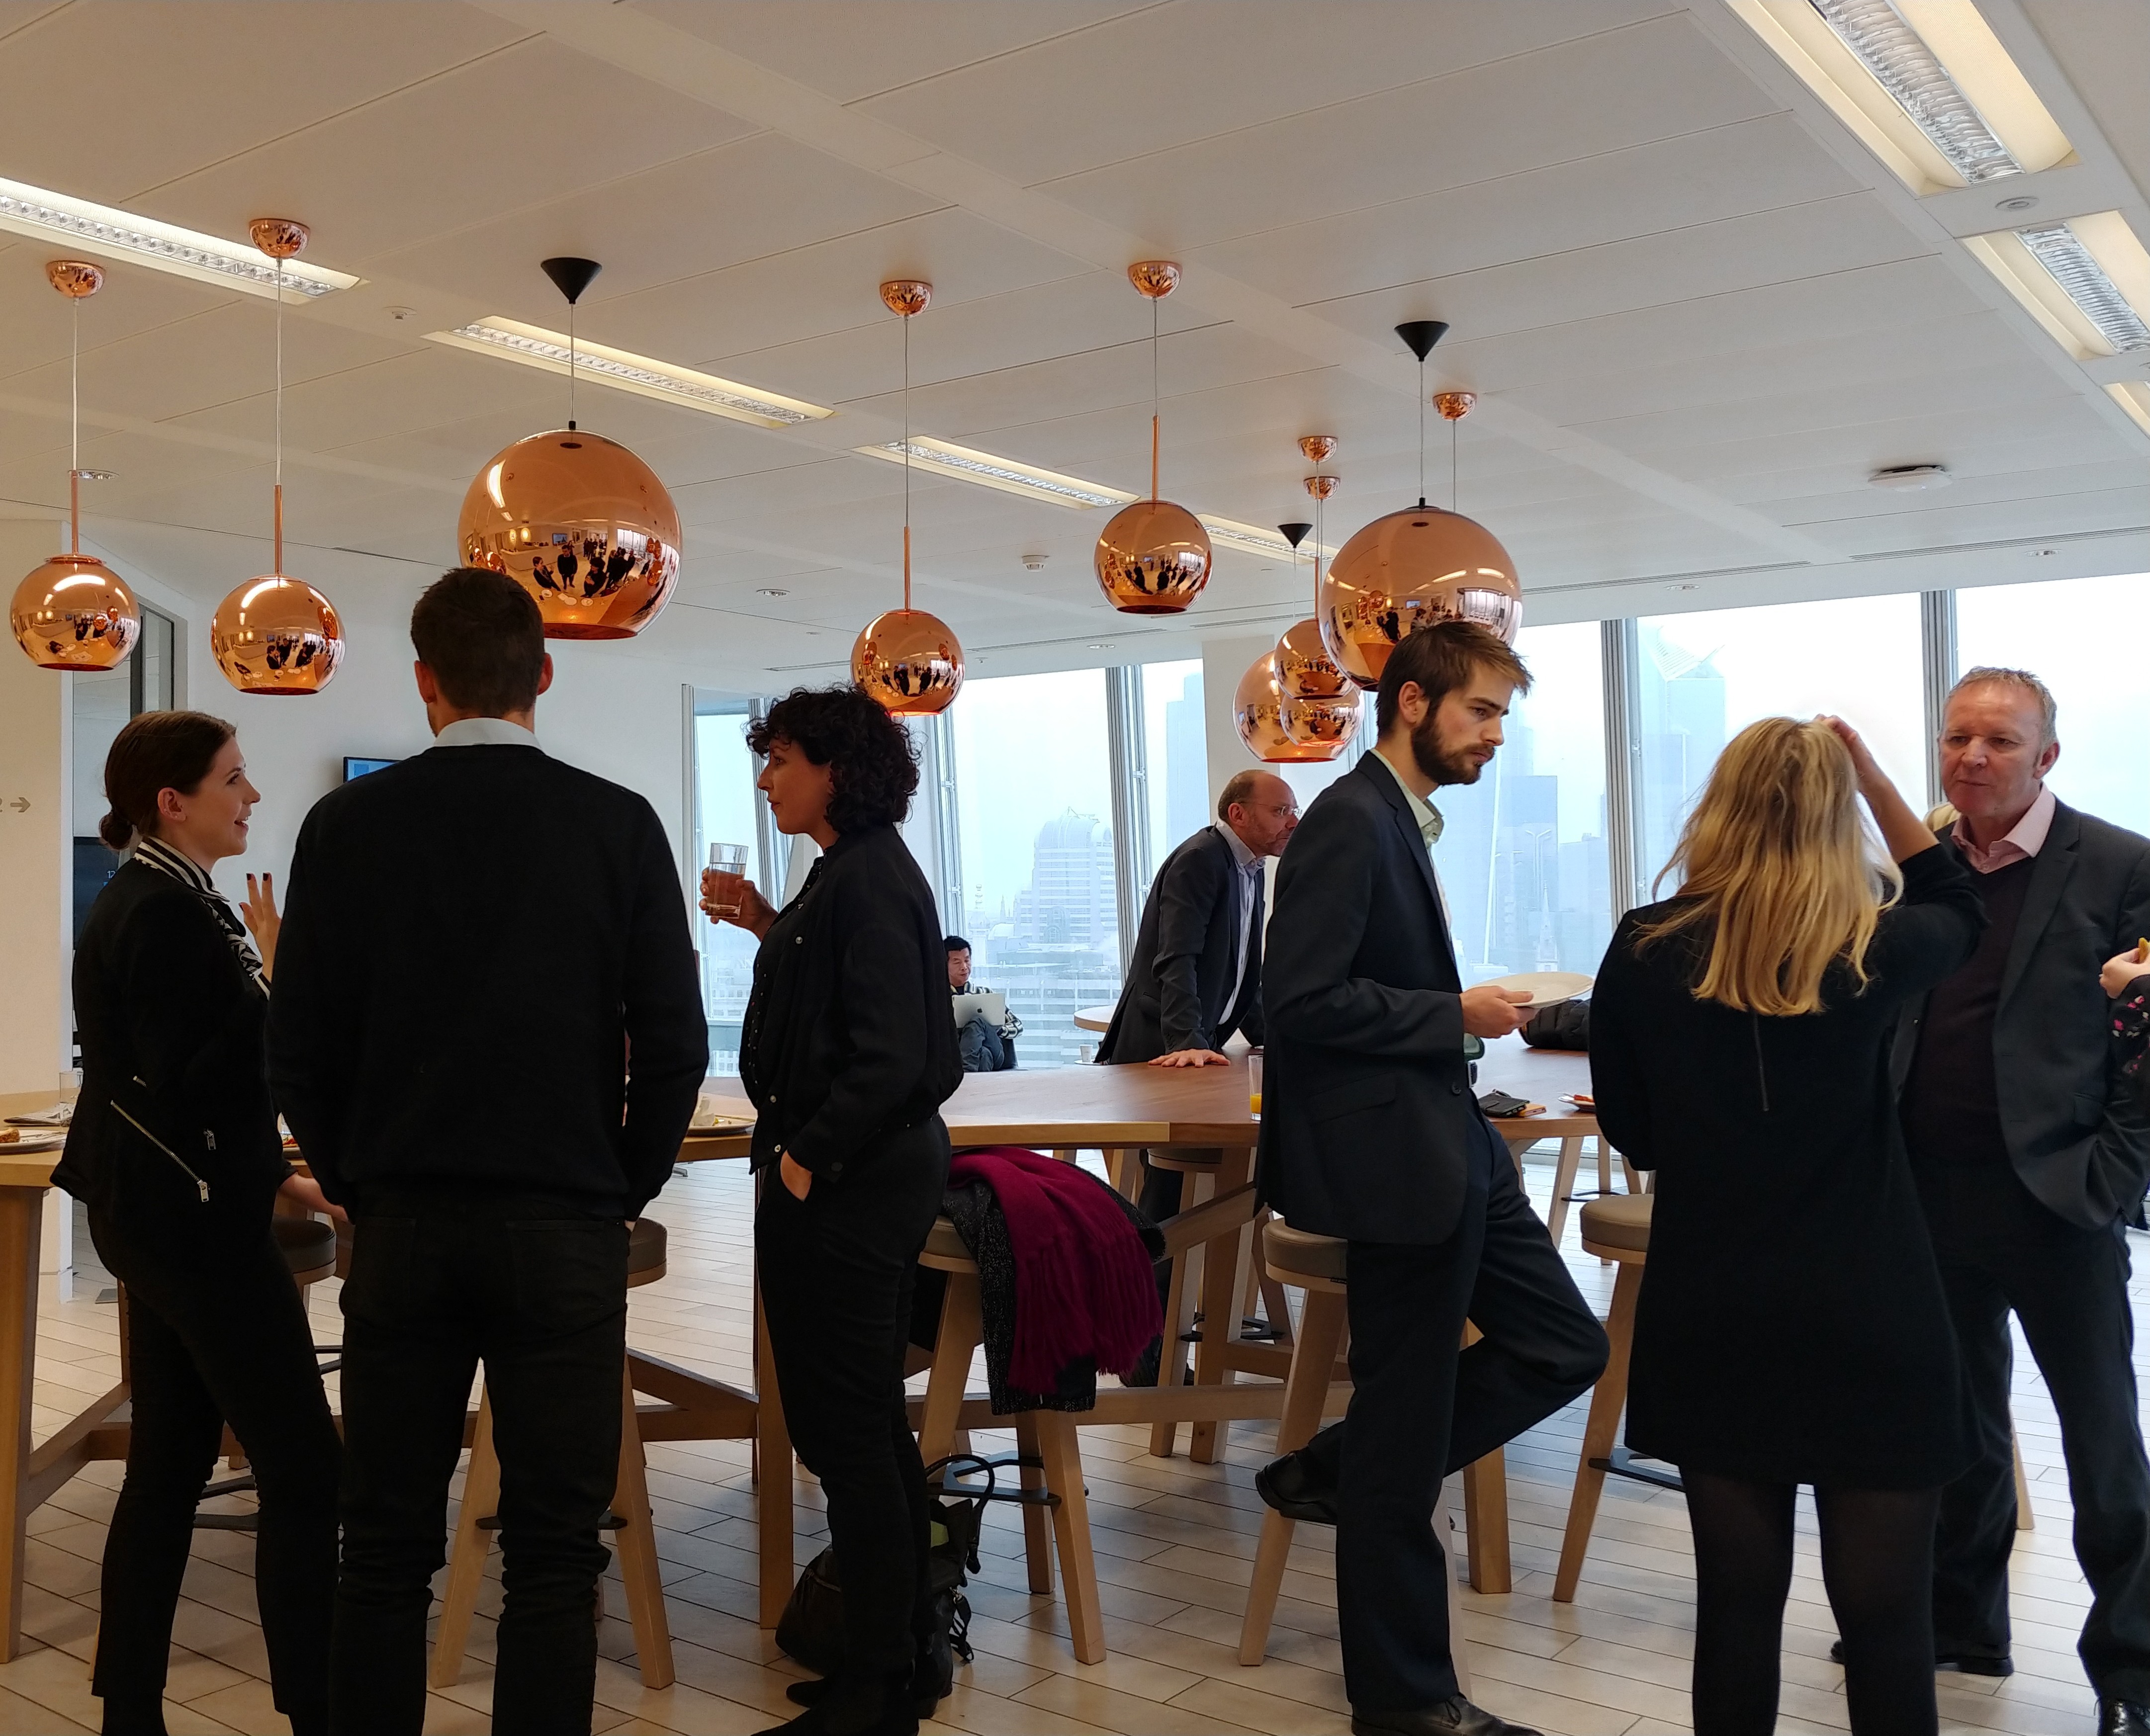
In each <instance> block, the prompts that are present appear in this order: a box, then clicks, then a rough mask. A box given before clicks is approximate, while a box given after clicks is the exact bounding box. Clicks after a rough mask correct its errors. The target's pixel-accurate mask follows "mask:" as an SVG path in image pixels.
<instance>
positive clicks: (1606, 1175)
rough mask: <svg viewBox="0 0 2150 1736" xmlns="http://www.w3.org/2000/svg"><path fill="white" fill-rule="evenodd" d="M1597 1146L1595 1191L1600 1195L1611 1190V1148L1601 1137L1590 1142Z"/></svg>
mask: <svg viewBox="0 0 2150 1736" xmlns="http://www.w3.org/2000/svg"><path fill="white" fill-rule="evenodd" d="M1590 1143H1592V1145H1594V1146H1596V1147H1597V1191H1598V1193H1599V1194H1600V1195H1603V1194H1607V1193H1611V1192H1612V1191H1613V1148H1612V1147H1611V1146H1609V1145H1607V1143H1605V1142H1604V1141H1603V1140H1602V1139H1593V1140H1592V1141H1591V1142H1590Z"/></svg>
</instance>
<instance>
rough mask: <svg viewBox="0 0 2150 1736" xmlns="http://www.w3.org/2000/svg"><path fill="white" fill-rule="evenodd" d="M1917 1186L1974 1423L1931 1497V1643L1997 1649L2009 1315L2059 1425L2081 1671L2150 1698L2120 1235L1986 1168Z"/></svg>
mask: <svg viewBox="0 0 2150 1736" xmlns="http://www.w3.org/2000/svg"><path fill="white" fill-rule="evenodd" d="M1918 1180H1919V1191H1920V1199H1922V1201H1923V1202H1924V1204H1925V1212H1926V1224H1927V1227H1928V1229H1930V1231H1931V1232H1932V1234H1933V1239H1934V1253H1935V1255H1936V1258H1937V1259H1939V1260H1940V1262H1941V1284H1942V1288H1943V1289H1944V1290H1945V1291H1946V1294H1947V1296H1948V1303H1949V1313H1950V1315H1951V1318H1952V1319H1953V1320H1955V1323H1956V1341H1957V1343H1958V1344H1959V1345H1961V1347H1962V1350H1963V1366H1964V1375H1965V1378H1966V1381H1967V1382H1968V1384H1969V1385H1970V1388H1971V1402H1972V1405H1973V1406H1974V1408H1975V1410H1976V1422H1977V1434H1976V1441H1977V1447H1978V1457H1977V1459H1976V1461H1975V1462H1974V1463H1973V1465H1972V1466H1971V1469H1970V1470H1969V1471H1966V1472H1965V1473H1964V1474H1963V1475H1962V1476H1960V1477H1958V1478H1957V1479H1956V1481H1954V1482H1953V1483H1951V1484H1950V1485H1949V1486H1947V1488H1946V1489H1945V1490H1943V1491H1941V1523H1940V1527H1939V1530H1938V1532H1937V1535H1936V1548H1935V1554H1934V1643H1935V1648H1936V1650H1938V1651H1941V1652H1968V1653H1986V1654H1997V1653H2005V1652H2006V1651H2007V1649H2008V1643H2009V1633H2008V1557H2009V1555H2010V1553H2011V1551H2013V1549H2014V1548H2015V1547H2016V1483H2015V1469H2014V1464H2013V1461H2012V1457H2011V1452H2010V1446H2009V1436H2008V1394H2009V1380H2010V1375H2011V1369H2012V1365H2013V1362H2014V1349H2013V1345H2012V1344H2011V1340H2010V1337H2009V1332H2008V1315H2009V1313H2010V1311H2011V1310H2013V1311H2014V1313H2015V1315H2016V1319H2017V1320H2020V1321H2021V1322H2022V1325H2023V1336H2024V1338H2025V1339H2026V1340H2028V1341H2029V1344H2030V1346H2031V1355H2033V1356H2034V1357H2036V1359H2037V1363H2038V1372H2039V1373H2040V1374H2041V1375H2043V1376H2044V1377H2045V1380H2046V1390H2047V1391H2048V1392H2049V1393H2050V1394H2051V1395H2052V1400H2053V1409H2054V1410H2055V1411H2057V1413H2058V1414H2059V1416H2060V1421H2061V1449H2062V1453H2063V1455H2064V1456H2066V1458H2067V1466H2068V1494H2069V1496H2070V1498H2071V1499H2072V1501H2074V1503H2075V1546H2076V1559H2077V1561H2078V1562H2082V1571H2083V1577H2084V1578H2085V1579H2087V1581H2088V1582H2090V1588H2091V1607H2090V1616H2089V1618H2088V1619H2087V1621H2086V1622H2084V1624H2083V1631H2082V1641H2081V1643H2080V1644H2079V1645H2078V1647H2077V1649H2078V1650H2079V1651H2080V1652H2081V1653H2082V1661H2083V1668H2084V1669H2085V1670H2086V1671H2087V1673H2088V1674H2089V1676H2090V1679H2091V1683H2092V1686H2093V1687H2095V1688H2097V1691H2098V1693H2101V1694H2102V1695H2105V1696H2107V1697H2108V1698H2120V1699H2130V1700H2150V1464H2146V1462H2145V1460H2144V1456H2143V1451H2142V1423H2141V1421H2140V1419H2139V1417H2138V1416H2137V1410H2136V1395H2135V1360H2134V1351H2135V1324H2134V1317H2133V1315H2132V1313H2131V1312H2130V1310H2129V1308H2128V1300H2127V1274H2128V1254H2127V1233H2126V1231H2125V1230H2123V1229H2122V1228H2121V1226H2120V1225H2119V1224H2113V1225H2112V1227H2111V1228H2110V1229H2077V1228H2076V1227H2075V1226H2074V1225H2073V1224H2067V1223H2065V1222H2063V1221H2062V1219H2059V1218H2057V1217H2056V1216H2055V1215H2054V1214H2052V1212H2050V1211H2048V1210H2047V1209H2046V1208H2045V1207H2044V1206H2043V1205H2041V1204H2040V1203H2039V1202H2038V1200H2037V1199H2036V1198H2035V1197H2034V1196H2033V1195H2032V1194H2031V1192H2030V1191H2029V1189H2027V1188H2025V1187H2024V1185H2023V1184H2022V1183H2021V1181H2020V1180H2018V1179H2017V1178H2016V1173H2015V1171H2014V1170H2013V1169H2012V1168H2002V1167H2001V1166H2000V1165H1997V1164H1996V1165H1966V1166H1964V1167H1961V1168H1936V1167H1933V1166H1927V1165H1922V1166H1920V1170H1919V1175H1918Z"/></svg>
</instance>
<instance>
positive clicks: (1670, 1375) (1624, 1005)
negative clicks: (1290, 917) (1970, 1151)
mask: <svg viewBox="0 0 2150 1736" xmlns="http://www.w3.org/2000/svg"><path fill="white" fill-rule="evenodd" d="M1857 796H1864V797H1865V802H1866V808H1867V810H1868V812H1869V813H1870V815H1871V816H1872V820H1873V822H1874V827H1875V829H1878V830H1879V833H1880V845H1882V846H1884V847H1883V848H1881V849H1877V848H1876V847H1875V837H1874V832H1873V830H1870V828H1869V827H1868V825H1866V824H1865V822H1864V821H1863V820H1862V818H1861V815H1860V809H1859V804H1858V802H1857V800H1855V797H1857ZM1666 872H1667V873H1668V875H1676V876H1678V879H1679V881H1680V890H1679V894H1678V896H1677V897H1673V898H1670V899H1668V900H1666V901H1663V903H1659V904H1653V905H1649V906H1645V907H1644V908H1643V909H1641V910H1638V911H1631V912H1629V914H1628V916H1626V917H1624V918H1623V920H1622V921H1621V924H1620V927H1619V931H1618V933H1617V934H1615V935H1614V936H1613V944H1612V946H1611V948H1610V949H1609V950H1608V951H1607V954H1606V956H1605V963H1604V966H1603V968H1602V971H1601V973H1600V975H1599V977H1598V978H1597V989H1596V992H1595V993H1594V995H1593V997H1592V1006H1591V1030H1590V1036H1591V1068H1592V1077H1593V1081H1594V1085H1595V1088H1596V1092H1597V1113H1598V1118H1599V1122H1600V1123H1601V1125H1602V1127H1603V1128H1604V1130H1605V1133H1606V1136H1607V1138H1609V1139H1610V1140H1611V1141H1612V1142H1613V1144H1614V1145H1616V1146H1617V1147H1618V1148H1619V1149H1620V1150H1621V1151H1623V1153H1626V1154H1627V1155H1628V1158H1629V1160H1630V1161H1631V1162H1633V1163H1634V1164H1635V1165H1636V1166H1637V1167H1638V1168H1648V1169H1653V1170H1654V1171H1655V1172H1656V1176H1657V1179H1656V1183H1655V1185H1656V1192H1657V1204H1656V1206H1655V1209H1654V1212H1655V1215H1654V1220H1653V1224H1652V1225H1651V1230H1650V1259H1649V1264H1648V1268H1647V1269H1646V1270H1645V1272H1644V1274H1643V1288H1642V1294H1641V1298H1640V1300H1639V1303H1638V1308H1637V1313H1636V1320H1635V1337H1634V1349H1633V1365H1632V1370H1631V1376H1630V1384H1629V1389H1628V1445H1629V1446H1631V1447H1633V1449H1634V1450H1635V1451H1637V1452H1638V1453H1643V1454H1645V1455H1647V1456H1650V1457H1653V1458H1658V1459H1663V1460H1668V1461H1671V1462H1672V1463H1673V1464H1675V1465H1677V1466H1679V1469H1680V1475H1681V1479H1682V1481H1683V1483H1684V1484H1685V1486H1686V1491H1687V1503H1688V1515H1689V1517H1690V1519H1691V1521H1692V1522H1693V1532H1694V1550H1695V1579H1696V1594H1697V1597H1696V1601H1697V1611H1696V1620H1695V1658H1694V1678H1693V1698H1694V1728H1695V1730H1696V1732H1697V1736H1746V1733H1749V1732H1754V1733H1766V1732H1768V1731H1769V1730H1770V1729H1772V1728H1774V1725H1775V1721H1776V1710H1777V1683H1778V1657H1779V1648H1780V1639H1781V1633H1782V1627H1783V1621H1784V1596H1785V1592H1786V1591H1787V1589H1788V1588H1789V1585H1790V1582H1791V1573H1792V1528H1793V1504H1794V1496H1795V1494H1796V1492H1797V1491H1798V1488H1799V1485H1801V1484H1803V1483H1804V1484H1811V1485H1812V1486H1814V1498H1815V1506H1816V1507H1817V1509H1818V1511H1819V1516H1820V1521H1821V1549H1822V1568H1823V1575H1824V1580H1825V1582H1826V1583H1827V1586H1828V1590H1829V1596H1830V1605H1831V1607H1832V1608H1833V1609H1834V1610H1835V1614H1836V1618H1837V1623H1838V1626H1839V1627H1840V1629H1841V1630H1842V1632H1843V1635H1844V1650H1845V1691H1846V1693H1847V1696H1848V1698H1849V1702H1850V1718H1851V1727H1852V1728H1853V1729H1854V1730H1855V1731H1858V1732H1887V1733H1889V1736H1915V1733H1920V1732H1930V1731H1932V1730H1933V1729H1934V1728H1936V1717H1935V1705H1934V1678H1933V1671H1934V1653H1933V1629H1932V1623H1931V1618H1930V1609H1929V1604H1930V1578H1931V1562H1932V1551H1933V1529H1934V1514H1935V1511H1936V1501H1937V1499H1938V1494H1939V1491H1940V1488H1941V1485H1942V1484H1943V1483H1945V1482H1946V1481H1949V1480H1950V1479H1951V1477H1953V1476H1956V1474H1957V1473H1958V1472H1959V1471H1961V1470H1962V1469H1963V1468H1964V1467H1965V1466H1966V1465H1967V1464H1968V1463H1969V1462H1970V1460H1971V1446H1970V1437H1969V1434H1968V1432H1967V1422H1966V1409H1965V1395H1964V1394H1965V1389H1964V1385H1963V1381H1962V1378H1961V1373H1960V1370H1959V1369H1958V1367H1957V1360H1956V1340H1955V1338H1954V1336H1953V1335H1952V1333H1951V1330H1950V1326H1949V1320H1948V1314H1947V1310H1946V1306H1945V1305H1944V1303H1943V1300H1942V1296H1941V1279H1940V1276H1939V1274H1938V1272H1937V1271H1936V1267H1935V1264H1934V1258H1933V1254H1932V1250H1931V1249H1930V1247H1929V1245H1928V1244H1927V1240H1926V1231H1925V1223H1924V1220H1923V1219H1922V1218H1921V1216H1920V1208H1919V1201H1918V1197H1917V1194H1916V1193H1915V1192H1914V1190H1913V1187H1912V1183H1911V1176H1910V1166H1909V1163H1908V1160H1907V1159H1906V1158H1905V1152H1904V1145H1903V1139H1902V1136H1901V1134H1900V1132H1899V1131H1898V1128H1897V1122H1896V1114H1895V1103H1894V1101H1893V1096H1892V1093H1891V1090H1890V1082H1889V1077H1888V1069H1887V1062H1886V1044H1887V1041H1888V1037H1889V1032H1890V1027H1891V1025H1892V1024H1893V1023H1894V1022H1895V1018H1896V1017H1897V1015H1898V1013H1899V1012H1900V1011H1901V1009H1902V1007H1903V1005H1904V1002H1905V999H1906V997H1910V996H1912V995H1915V994H1916V993H1918V992H1920V991H1922V990H1925V989H1926V988H1928V987H1930V986H1931V985H1933V984H1934V983H1936V982H1939V981H1940V980H1941V978H1942V977H1946V976H1947V975H1949V973H1950V972H1951V971H1954V970H1956V968H1957V967H1958V966H1961V964H1962V963H1963V962H1964V961H1966V959H1967V958H1969V957H1970V956H1971V951H1972V948H1973V946H1975V944H1976V940H1977V936H1978V931H1979V928H1980V926H1981V922H1982V920H1983V919H1982V916H1981V911H1980V907H1979V902H1978V896H1977V893H1976V891H1975V890H1974V889H1973V887H1972V886H1971V882H1970V880H1969V877H1968V876H1967V875H1966V873H1965V871H1964V870H1963V868H1962V867H1961V865H1959V864H1958V863H1957V862H1956V860H1955V859H1954V858H1953V857H1952V856H1951V855H1950V853H1949V852H1948V851H1946V850H1943V849H1941V848H1940V847H1939V846H1938V845H1937V843H1936V839H1935V836H1934V834H1933V833H1932V832H1931V831H1930V830H1927V828H1926V827H1925V825H1924V824H1923V823H1922V822H1921V821H1920V818H1919V816H1918V815H1915V814H1914V813H1913V812H1912V811H1911V810H1910V807H1909V806H1907V805H1905V801H1904V799H1903V797H1902V796H1901V795H1899V794H1898V793H1897V791H1896V789H1895V785H1892V784H1891V783H1890V781H1889V780H1888V777H1887V776H1886V775H1885V774H1884V773H1883V772H1882V770H1881V769H1880V766H1878V765H1876V764H1875V761H1874V757H1873V755H1872V754H1870V753H1869V752H1868V750H1867V749H1866V746H1865V743H1864V742H1862V741H1861V740H1860V738H1859V736H1858V734H1857V733H1856V732H1855V730H1853V729H1851V728H1850V726H1849V725H1848V724H1845V723H1843V722H1842V721H1840V719H1835V718H1820V719H1815V720H1814V721H1813V722H1810V723H1798V722H1794V720H1793V719H1790V718H1765V719H1763V720H1762V721H1761V722H1759V723H1757V724H1750V725H1749V727H1748V728H1747V729H1743V730H1742V731H1740V733H1739V734H1738V735H1737V736H1736V737H1734V739H1733V741H1732V743H1731V744H1730V745H1729V746H1728V747H1727V748H1726V749H1724V754H1722V755H1721V756H1720V757H1719V759H1718V762H1717V765H1716V769H1715V770H1713V772H1712V773H1711V775H1710V779H1709V785H1708V788H1707V789H1706V790H1703V795H1702V799H1701V800H1700V801H1699V802H1698V804H1697V805H1696V807H1695V810H1694V812H1693V815H1692V816H1691V817H1690V818H1689V819H1688V823H1687V825H1686V828H1685V830H1683V832H1682V834H1681V835H1680V841H1679V846H1678V849H1677V850H1675V851H1674V852H1673V860H1672V863H1671V865H1669V866H1668V868H1667V870H1666Z"/></svg>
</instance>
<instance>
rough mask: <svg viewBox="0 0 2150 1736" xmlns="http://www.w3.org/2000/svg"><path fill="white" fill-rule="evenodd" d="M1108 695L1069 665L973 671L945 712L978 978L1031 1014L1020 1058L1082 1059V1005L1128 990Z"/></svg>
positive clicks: (1090, 1038)
mask: <svg viewBox="0 0 2150 1736" xmlns="http://www.w3.org/2000/svg"><path fill="white" fill-rule="evenodd" d="M1198 685H1199V684H1198ZM1105 706H1106V702H1105V672H1104V671H1103V669H1074V670H1069V671H1067V672H1066V673H1063V674H1051V675H1007V676H1000V677H996V678H992V679H985V680H976V679H974V680H971V681H966V682H965V683H964V684H963V692H962V696H961V698H960V699H957V700H956V703H955V704H954V705H952V706H951V707H950V708H949V711H948V717H949V720H950V724H951V733H952V734H953V735H954V738H955V749H956V807H957V812H958V815H959V829H960V832H961V840H962V861H963V879H964V881H965V886H964V892H965V897H964V913H963V919H962V921H963V926H962V933H963V935H964V936H965V937H966V939H967V940H969V941H970V942H971V948H972V969H973V971H974V974H975V977H976V980H977V982H980V983H981V984H982V985H983V986H984V987H988V988H993V989H997V990H999V991H1000V992H1002V994H1005V995H1006V996H1007V998H1008V1005H1009V1006H1010V1007H1012V1008H1013V1009H1014V1011H1015V1012H1016V1013H1017V1016H1018V1017H1021V1019H1022V1023H1023V1034H1022V1037H1021V1038H1020V1039H1018V1041H1017V1045H1016V1052H1017V1057H1018V1059H1019V1062H1020V1063H1021V1065H1022V1066H1023V1067H1066V1066H1070V1065H1072V1064H1073V1063H1075V1062H1078V1061H1080V1060H1081V1059H1082V1058H1083V1052H1084V1050H1085V1049H1086V1048H1087V1047H1089V1046H1090V1045H1092V1044H1093V1043H1094V1042H1096V1037H1095V1036H1094V1034H1092V1033H1087V1032H1081V1031H1078V1030H1077V1029H1076V1027H1075V1013H1076V1011H1077V1009H1078V1008H1079V1007H1093V1006H1098V1005H1104V1004H1108V1003H1110V1002H1113V1000H1115V999H1117V998H1118V995H1119V992H1120V936H1119V916H1118V909H1117V896H1118V895H1117V886H1116V882H1115V879H1114V874H1115V863H1114V854H1113V825H1112V813H1113V782H1112V761H1111V754H1110V750H1109V748H1108V725H1107V719H1106V709H1105ZM1167 765H1168V766H1169V756H1168V757H1167ZM1165 783H1166V799H1167V800H1168V802H1169V800H1170V788H1171V780H1170V777H1169V775H1168V776H1167V778H1166V780H1165Z"/></svg>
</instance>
